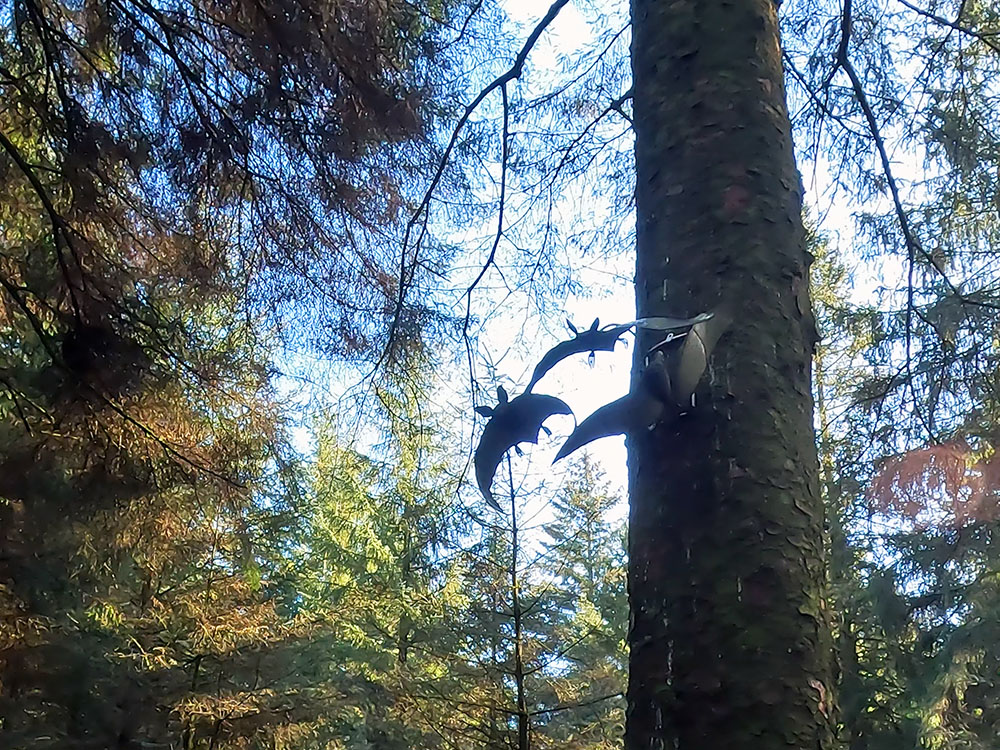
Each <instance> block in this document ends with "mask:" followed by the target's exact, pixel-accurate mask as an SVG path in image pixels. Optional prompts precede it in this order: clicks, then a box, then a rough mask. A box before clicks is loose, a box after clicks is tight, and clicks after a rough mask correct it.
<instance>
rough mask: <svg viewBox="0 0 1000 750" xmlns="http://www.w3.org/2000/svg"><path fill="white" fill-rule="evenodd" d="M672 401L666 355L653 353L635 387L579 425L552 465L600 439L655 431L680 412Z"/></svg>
mask: <svg viewBox="0 0 1000 750" xmlns="http://www.w3.org/2000/svg"><path fill="white" fill-rule="evenodd" d="M671 401H672V400H671V398H670V377H669V375H668V374H667V368H666V357H665V356H664V354H663V352H654V354H653V355H652V356H651V357H650V360H649V363H648V364H647V365H646V369H645V370H644V371H643V373H642V377H641V378H640V379H639V383H638V384H637V385H636V387H635V388H633V389H632V390H631V391H630V392H629V393H628V394H626V395H625V396H622V397H621V398H620V399H618V400H617V401H612V402H611V403H610V404H605V405H604V406H602V407H601V408H600V409H598V410H597V411H595V412H594V413H593V414H591V415H590V416H589V417H587V418H586V419H585V420H583V421H582V422H581V423H580V424H579V425H577V427H576V429H575V430H573V432H572V434H571V435H570V436H569V437H568V438H567V439H566V442H565V443H564V444H563V447H562V448H560V449H559V453H557V454H556V457H555V459H554V460H553V461H552V463H555V462H556V461H558V460H559V459H561V458H565V457H566V456H568V455H569V454H570V453H572V452H573V451H575V450H576V449H577V448H581V447H583V446H584V445H586V444H587V443H590V442H593V441H594V440H597V439H599V438H603V437H609V436H611V435H624V434H628V433H630V432H637V431H638V430H641V429H649V428H651V427H653V426H654V425H656V423H657V422H659V421H660V420H661V419H663V417H664V416H666V415H667V414H668V412H670V411H675V412H676V411H677V410H676V409H674V408H673V404H672V403H671Z"/></svg>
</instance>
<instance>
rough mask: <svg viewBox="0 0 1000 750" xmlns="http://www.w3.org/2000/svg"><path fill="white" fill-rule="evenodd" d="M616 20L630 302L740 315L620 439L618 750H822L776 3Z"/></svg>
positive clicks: (825, 709) (818, 589)
mask: <svg viewBox="0 0 1000 750" xmlns="http://www.w3.org/2000/svg"><path fill="white" fill-rule="evenodd" d="M632 31H633V43H632V64H633V82H634V88H633V97H634V98H633V102H634V113H635V114H634V123H635V137H636V146H635V153H636V166H637V175H636V178H637V182H636V204H637V212H638V213H637V223H636V228H637V253H638V259H637V274H636V303H637V309H638V314H639V316H649V315H692V314H695V313H699V312H702V311H705V310H711V309H712V308H714V307H715V306H716V305H718V304H719V303H720V302H723V301H724V302H725V303H726V304H727V305H728V306H729V308H730V309H731V311H732V313H733V321H734V322H733V323H732V324H731V325H730V328H729V330H728V331H727V332H726V334H725V335H724V336H723V338H722V339H721V340H720V342H719V344H718V346H717V348H716V350H715V353H714V354H713V356H712V361H711V363H710V367H709V369H708V371H707V373H706V375H705V377H704V379H703V382H702V384H701V386H700V387H699V391H698V398H697V405H696V406H695V407H694V408H692V409H691V410H689V412H688V413H687V414H685V415H684V416H682V417H681V418H680V419H678V420H676V421H674V422H672V423H670V424H667V425H662V426H659V427H657V428H656V429H655V430H653V431H651V432H649V433H644V434H639V435H633V436H632V437H631V438H630V440H629V483H630V498H631V510H630V520H629V523H630V526H629V529H630V541H629V595H630V606H631V626H630V632H629V644H630V648H631V656H630V660H631V666H630V675H629V686H628V716H627V728H626V741H625V746H626V750H639V749H640V748H641V749H642V750H648V749H650V748H657V749H658V748H663V747H667V748H679V749H680V750H705V748H726V750H735V749H739V748H755V749H759V748H782V750H787V749H788V748H810V750H812V749H816V748H818V749H820V750H822V749H823V748H829V747H832V745H833V724H834V722H833V708H832V682H833V651H832V639H831V635H830V628H829V622H828V615H827V609H826V602H825V593H826V583H825V568H824V545H823V506H822V501H821V498H820V493H819V486H818V485H819V482H818V464H817V457H816V446H815V435H814V432H813V424H812V413H813V401H812V395H811V392H810V357H811V354H812V351H813V347H814V345H815V339H816V334H815V327H814V324H813V320H812V315H811V312H810V308H809V297H808V281H807V279H808V261H807V258H808V255H807V253H806V251H805V231H804V229H803V225H802V217H801V208H802V197H801V187H800V181H799V175H798V172H797V170H796V167H795V160H794V154H793V150H792V140H791V132H790V125H789V120H788V113H787V109H786V105H785V99H784V84H783V79H782V68H781V50H780V41H779V36H778V28H777V17H776V6H775V5H774V4H773V3H772V2H771V0H677V1H675V2H655V1H654V0H633V3H632ZM655 341H656V339H655V337H654V336H653V334H652V333H649V332H644V333H642V334H641V335H640V339H639V345H638V346H637V347H636V370H637V371H638V369H639V368H641V366H642V361H641V360H642V357H641V355H642V352H643V351H645V350H646V349H648V348H649V346H650V345H652V344H653V343H654V342H655Z"/></svg>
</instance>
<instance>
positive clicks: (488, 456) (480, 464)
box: [474, 420, 509, 512]
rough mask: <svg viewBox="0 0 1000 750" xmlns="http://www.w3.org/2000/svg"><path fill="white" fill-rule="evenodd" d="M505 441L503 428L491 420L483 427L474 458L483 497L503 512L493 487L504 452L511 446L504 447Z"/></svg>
mask: <svg viewBox="0 0 1000 750" xmlns="http://www.w3.org/2000/svg"><path fill="white" fill-rule="evenodd" d="M505 442H506V437H505V436H504V434H503V430H502V429H498V428H497V425H496V424H494V423H493V421H492V420H490V422H488V423H487V424H486V427H485V429H483V435H482V437H481V438H480V439H479V447H478V448H476V455H475V459H474V463H475V467H476V484H478V485H479V491H480V492H481V493H482V494H483V499H484V500H486V502H487V504H488V505H489V506H490V507H491V508H494V509H496V510H498V511H501V512H502V509H501V508H500V504H499V503H498V502H497V501H496V500H494V499H493V492H492V490H491V487H492V485H493V475H494V474H496V471H497V467H498V466H499V465H500V460H501V459H502V458H503V454H504V453H505V452H506V451H507V450H508V448H509V446H507V447H504V444H505Z"/></svg>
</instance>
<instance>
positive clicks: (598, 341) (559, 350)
mask: <svg viewBox="0 0 1000 750" xmlns="http://www.w3.org/2000/svg"><path fill="white" fill-rule="evenodd" d="M706 315H707V316H708V317H712V315H711V313H705V314H702V315H699V316H698V317H697V318H690V319H684V318H664V317H651V318H640V319H639V320H633V321H631V322H629V323H622V324H620V325H616V324H612V325H606V326H604V327H603V328H598V326H599V325H600V323H601V320H600V318H594V322H593V323H591V325H590V328H588V329H587V330H585V331H580V330H579V329H578V328H577V327H576V326H575V325H573V323H572V321H570V320H567V321H566V326H567V327H568V328H569V330H570V331H571V332H572V333H573V338H571V339H568V340H566V341H560V342H559V343H558V344H556V345H555V346H554V347H552V348H551V349H549V350H548V351H547V352H545V356H543V357H542V359H541V361H540V362H539V363H538V364H537V365H536V366H535V369H534V371H533V372H532V374H531V382H529V383H528V387H527V388H526V389H525V391H526V392H530V391H531V389H532V388H534V387H535V383H537V382H538V381H539V380H541V379H542V378H543V377H544V376H545V374H546V373H547V372H548V371H549V370H551V369H552V368H553V367H555V366H556V365H557V364H558V363H559V362H561V361H562V360H564V359H566V357H569V356H572V355H574V354H583V353H584V352H589V353H590V356H591V357H593V356H594V352H613V351H614V350H615V345H616V344H617V343H618V342H619V341H621V338H622V336H624V335H625V333H626V332H628V331H629V330H631V329H632V328H634V327H635V326H639V327H640V328H651V329H654V330H658V331H673V330H680V329H689V328H691V326H693V325H695V324H696V323H699V322H701V321H702V320H705V319H706V318H705V316H706Z"/></svg>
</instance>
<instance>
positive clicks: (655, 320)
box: [632, 312, 715, 331]
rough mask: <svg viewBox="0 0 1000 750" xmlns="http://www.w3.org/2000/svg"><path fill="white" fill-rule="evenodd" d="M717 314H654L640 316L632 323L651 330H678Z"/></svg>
mask: <svg viewBox="0 0 1000 750" xmlns="http://www.w3.org/2000/svg"><path fill="white" fill-rule="evenodd" d="M714 316H715V313H710V312H708V313H702V314H701V315H696V316H695V317H693V318H666V317H661V316H652V317H649V318H639V319H638V320H634V321H632V325H636V326H639V328H646V329H648V330H650V331H677V330H682V329H684V328H691V327H692V326H694V325H696V324H698V323H702V322H704V321H706V320H709V319H711V318H713V317H714Z"/></svg>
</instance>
